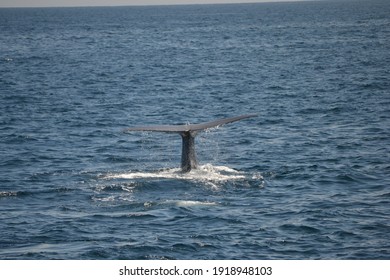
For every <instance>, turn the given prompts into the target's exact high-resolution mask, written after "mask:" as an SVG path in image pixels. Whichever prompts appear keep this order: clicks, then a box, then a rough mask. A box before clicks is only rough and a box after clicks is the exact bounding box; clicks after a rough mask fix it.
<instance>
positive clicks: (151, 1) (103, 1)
mask: <svg viewBox="0 0 390 280" xmlns="http://www.w3.org/2000/svg"><path fill="white" fill-rule="evenodd" d="M282 1H283V2H284V1H295V0H0V7H68V6H118V5H124V6H126V5H163V4H206V3H249V2H282Z"/></svg>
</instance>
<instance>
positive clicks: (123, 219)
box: [0, 1, 390, 259]
mask: <svg viewBox="0 0 390 280" xmlns="http://www.w3.org/2000/svg"><path fill="white" fill-rule="evenodd" d="M389 89H390V3H389V2H388V1H346V2H343V1H330V2H327V1H316V2H296V3H261V4H260V3H259V4H240V5H238V4H236V5H192V6H191V5H188V6H150V7H111V8H108V7H100V8H36V9H0V113H1V115H0V152H1V158H0V258H1V259H389V258H390V245H389V244H390V243H389V240H390V219H389V217H390V202H389V199H390V91H389ZM246 113H257V114H258V117H256V118H251V119H246V120H242V121H240V122H237V123H232V124H228V125H226V126H223V127H220V128H217V129H212V130H210V131H206V132H204V133H201V134H199V135H198V137H197V138H196V141H197V143H196V148H197V152H198V161H199V164H200V167H199V169H198V170H194V171H193V172H191V173H185V174H183V173H181V172H180V169H179V166H180V153H181V139H180V136H179V135H175V134H162V133H151V132H132V133H123V129H125V128H126V127H131V126H136V125H155V124H157V125H159V124H183V123H198V122H206V121H211V120H214V119H218V118H224V117H231V116H236V115H241V114H246Z"/></svg>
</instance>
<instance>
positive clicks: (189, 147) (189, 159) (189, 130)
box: [124, 114, 257, 172]
mask: <svg viewBox="0 0 390 280" xmlns="http://www.w3.org/2000/svg"><path fill="white" fill-rule="evenodd" d="M256 116H257V114H247V115H241V116H237V117H231V118H225V119H218V120H215V121H211V122H205V123H199V124H183V125H152V126H137V127H130V128H127V129H125V130H124V131H125V132H131V131H155V132H166V133H178V134H180V136H181V137H182V153H181V170H182V172H189V171H191V170H192V169H196V168H197V167H198V162H197V159H196V152H195V136H196V135H197V134H198V133H199V132H201V131H204V130H206V129H209V128H213V127H219V126H221V125H224V124H227V123H231V122H236V121H239V120H243V119H247V118H252V117H256Z"/></svg>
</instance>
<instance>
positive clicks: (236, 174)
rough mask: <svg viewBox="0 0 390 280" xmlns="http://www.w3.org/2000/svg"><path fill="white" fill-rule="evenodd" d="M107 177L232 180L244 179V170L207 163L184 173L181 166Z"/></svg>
mask: <svg viewBox="0 0 390 280" xmlns="http://www.w3.org/2000/svg"><path fill="white" fill-rule="evenodd" d="M104 178H105V179H182V180H196V181H216V182H224V181H231V180H244V179H245V178H246V176H245V174H244V173H243V172H240V171H237V170H234V169H232V168H229V167H226V166H213V165H211V164H206V165H202V166H199V168H198V169H195V170H192V171H191V172H186V173H183V172H182V171H181V169H180V168H170V169H163V170H159V171H151V172H147V171H146V172H129V173H121V174H110V175H107V176H105V177H104Z"/></svg>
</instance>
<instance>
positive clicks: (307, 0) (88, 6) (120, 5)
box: [0, 0, 320, 9]
mask: <svg viewBox="0 0 390 280" xmlns="http://www.w3.org/2000/svg"><path fill="white" fill-rule="evenodd" d="M318 1H320V0H280V1H279V0H276V1H273V0H264V1H262V0H260V1H259V0H254V1H251V0H248V1H244V2H239V1H231V2H230V1H227V2H222V1H216V2H214V1H211V2H209V3H204V2H200V3H199V2H197V1H196V0H194V1H193V2H190V3H186V2H180V1H178V2H171V3H169V2H168V3H129V4H111V5H110V4H109V3H107V4H96V5H91V4H85V5H84V4H80V5H36V6H35V5H34V6H31V5H26V6H24V5H18V6H11V5H10V6H1V5H0V9H2V8H4V9H9V8H10V9H12V8H14V9H18V8H21V9H23V8H94V7H96V8H99V7H100V8H104V7H107V8H108V7H145V6H148V7H150V6H191V5H229V4H232V5H234V4H265V3H284V2H286V3H287V2H318Z"/></svg>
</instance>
